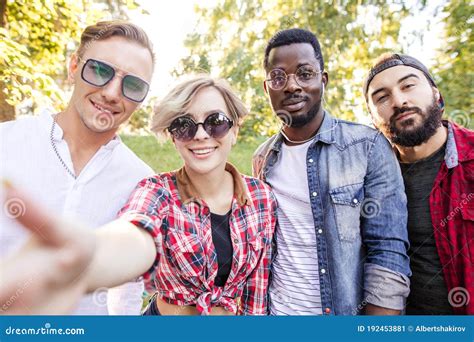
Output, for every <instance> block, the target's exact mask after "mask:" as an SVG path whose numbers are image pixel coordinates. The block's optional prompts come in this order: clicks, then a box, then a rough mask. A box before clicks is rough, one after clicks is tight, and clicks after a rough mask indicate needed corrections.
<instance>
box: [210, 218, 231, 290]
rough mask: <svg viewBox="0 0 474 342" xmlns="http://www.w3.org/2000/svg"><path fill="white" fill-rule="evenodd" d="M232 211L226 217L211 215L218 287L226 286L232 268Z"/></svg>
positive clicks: (215, 281)
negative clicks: (230, 219) (230, 220)
mask: <svg viewBox="0 0 474 342" xmlns="http://www.w3.org/2000/svg"><path fill="white" fill-rule="evenodd" d="M229 218H230V211H229V212H228V213H227V214H225V215H218V214H214V213H211V227H212V242H213V243H214V247H215V248H216V253H217V265H218V269H217V276H216V279H215V280H214V283H215V284H216V286H224V285H225V283H226V281H227V278H228V277H229V274H230V269H231V266H232V254H233V247H232V241H231V239H230V225H229Z"/></svg>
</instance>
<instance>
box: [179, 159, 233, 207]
mask: <svg viewBox="0 0 474 342" xmlns="http://www.w3.org/2000/svg"><path fill="white" fill-rule="evenodd" d="M184 168H185V169H186V173H187V174H188V177H189V179H190V180H191V181H192V184H193V186H194V188H195V189H196V191H197V192H198V194H199V196H200V197H201V198H203V199H204V200H205V201H206V202H210V201H212V199H214V198H216V197H218V196H219V195H221V194H223V193H225V192H226V191H225V190H226V189H227V186H228V185H229V184H230V185H231V186H232V185H233V180H232V175H231V174H230V173H229V172H227V171H226V170H225V164H224V165H222V166H219V168H216V169H214V170H212V171H211V172H208V173H197V172H194V171H193V170H191V169H190V168H188V167H187V166H186V165H185V166H184ZM229 179H230V180H231V182H229ZM232 190H233V189H232Z"/></svg>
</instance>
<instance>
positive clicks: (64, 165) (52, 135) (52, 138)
mask: <svg viewBox="0 0 474 342" xmlns="http://www.w3.org/2000/svg"><path fill="white" fill-rule="evenodd" d="M57 116H58V115H57V114H56V115H55V116H54V117H53V125H52V126H51V134H50V135H49V137H50V140H51V146H52V147H53V151H54V153H56V156H57V157H58V159H59V162H60V163H61V164H62V165H63V167H64V168H65V169H66V171H67V173H69V174H70V175H71V177H72V178H74V179H76V175H75V174H74V172H72V171H71V169H69V168H68V167H67V165H66V163H65V162H64V160H63V158H61V156H60V155H59V152H58V148H57V147H56V144H55V142H54V128H55V127H56V117H57Z"/></svg>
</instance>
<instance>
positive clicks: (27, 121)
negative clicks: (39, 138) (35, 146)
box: [0, 115, 41, 134]
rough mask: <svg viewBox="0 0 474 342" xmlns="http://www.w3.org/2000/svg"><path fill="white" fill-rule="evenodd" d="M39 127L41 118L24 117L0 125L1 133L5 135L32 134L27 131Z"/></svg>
mask: <svg viewBox="0 0 474 342" xmlns="http://www.w3.org/2000/svg"><path fill="white" fill-rule="evenodd" d="M39 125H41V118H40V117H39V116H33V115H24V116H21V117H19V118H17V119H15V120H11V121H6V122H2V123H0V131H1V132H2V133H5V134H18V133H20V132H21V131H23V132H25V133H30V134H31V133H32V132H31V131H27V130H29V129H33V128H37V127H38V126H39Z"/></svg>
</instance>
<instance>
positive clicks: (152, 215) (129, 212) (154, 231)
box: [118, 176, 170, 291]
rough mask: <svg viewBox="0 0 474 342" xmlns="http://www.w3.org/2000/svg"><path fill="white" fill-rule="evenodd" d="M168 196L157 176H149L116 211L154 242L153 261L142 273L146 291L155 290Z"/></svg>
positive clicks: (161, 251)
mask: <svg viewBox="0 0 474 342" xmlns="http://www.w3.org/2000/svg"><path fill="white" fill-rule="evenodd" d="M169 196H170V195H169V191H168V190H167V189H166V188H164V187H163V185H162V184H161V182H160V180H159V179H158V177H157V176H155V177H150V178H147V179H144V180H142V181H141V182H140V183H139V184H138V185H137V187H136V188H135V190H134V191H133V193H132V194H131V195H130V198H129V200H128V202H127V204H126V205H125V206H124V207H123V208H122V209H121V210H120V212H119V213H118V217H119V218H121V219H123V220H126V221H128V222H130V223H132V224H133V225H135V226H137V227H139V228H142V229H145V230H146V231H147V232H149V233H150V234H151V236H152V237H153V241H154V242H155V246H156V252H157V253H156V258H155V261H154V262H153V265H152V266H151V268H150V269H149V270H148V271H147V272H146V273H145V274H143V280H144V282H145V288H146V290H147V291H154V290H155V289H154V285H153V278H154V272H155V269H156V267H157V266H158V263H159V260H160V255H162V254H163V241H162V240H163V232H162V222H163V217H165V216H166V213H167V212H168V203H169Z"/></svg>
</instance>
